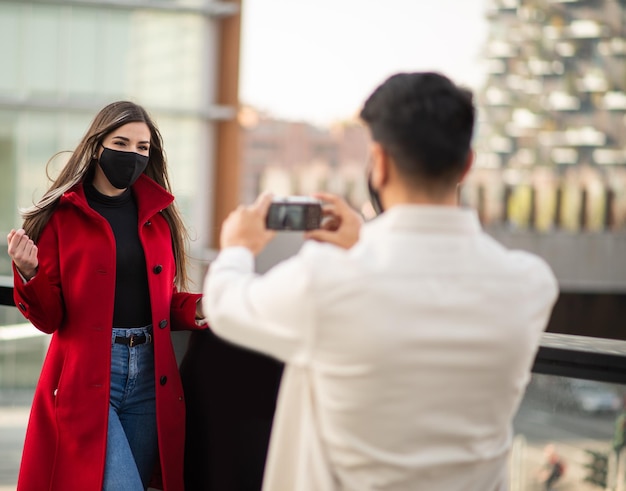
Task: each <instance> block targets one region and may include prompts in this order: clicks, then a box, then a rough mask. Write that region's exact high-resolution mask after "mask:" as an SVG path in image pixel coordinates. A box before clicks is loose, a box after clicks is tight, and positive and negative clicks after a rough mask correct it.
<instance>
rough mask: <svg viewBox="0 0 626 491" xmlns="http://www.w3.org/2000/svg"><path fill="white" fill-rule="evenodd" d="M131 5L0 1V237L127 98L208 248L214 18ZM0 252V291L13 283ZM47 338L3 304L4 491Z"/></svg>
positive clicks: (200, 10)
mask: <svg viewBox="0 0 626 491" xmlns="http://www.w3.org/2000/svg"><path fill="white" fill-rule="evenodd" d="M108 4H110V5H108ZM132 4H133V2H129V5H128V6H127V5H124V2H119V1H111V2H107V1H106V0H103V1H98V2H80V1H76V0H68V1H67V2H62V1H58V2H56V1H55V2H42V1H33V2H29V1H2V2H0V60H2V67H1V68H0V177H1V179H0V235H2V236H3V237H4V236H6V234H7V233H8V232H9V230H11V229H12V228H17V227H19V226H20V225H21V222H22V220H21V217H20V213H19V209H20V208H26V207H29V206H31V205H32V204H33V203H34V202H36V201H37V200H38V199H39V198H40V197H41V196H42V194H43V193H44V192H45V190H46V189H47V188H48V186H49V184H50V180H49V178H55V177H56V176H57V175H58V173H59V171H60V169H61V168H62V166H63V165H64V163H65V162H66V161H67V158H68V156H69V152H70V151H71V150H72V149H74V148H75V147H76V145H77V144H78V142H79V141H80V139H81V138H82V136H83V135H84V133H85V132H86V130H87V127H88V125H89V124H90V122H91V120H92V119H93V117H94V116H95V115H96V113H97V112H98V111H99V110H100V109H101V108H102V107H104V106H105V105H107V104H108V103H110V102H113V101H116V100H131V101H134V102H137V103H139V104H141V105H143V106H144V107H145V108H146V109H147V110H148V111H149V112H150V113H151V115H152V116H153V117H154V119H155V120H156V123H157V125H158V126H159V129H160V130H161V133H162V135H163V139H164V143H165V151H166V155H167V159H168V162H169V174H170V181H171V184H172V187H173V191H174V194H175V196H176V199H177V202H178V204H179V206H180V208H181V210H182V213H183V217H184V219H185V221H186V224H187V226H188V227H189V229H190V232H191V237H192V239H196V241H195V243H192V249H193V248H198V249H200V248H203V247H205V246H206V242H207V240H208V236H209V220H208V217H209V216H211V214H212V212H211V209H210V207H209V206H210V205H209V200H208V199H206V198H204V197H203V196H206V195H207V192H206V191H205V190H206V189H207V188H209V189H210V186H211V177H210V176H211V169H212V168H213V161H212V155H213V151H212V145H213V143H214V131H215V128H214V126H215V117H214V115H215V112H214V109H215V107H216V105H215V86H216V84H215V79H216V77H217V71H216V70H215V63H216V60H217V51H218V48H219V47H218V46H217V32H218V23H219V21H220V17H219V16H213V15H212V14H213V13H214V10H216V5H215V4H213V3H212V2H207V1H205V0H176V1H173V0H172V1H161V2H156V3H155V4H152V3H151V4H150V5H149V8H137V7H136V6H135V7H133V6H132ZM134 4H135V5H136V4H137V2H134ZM174 7H176V8H174ZM226 10H228V9H226ZM217 13H220V14H221V15H226V14H228V12H217ZM59 152H62V153H59ZM4 251H5V252H3V253H2V254H0V280H1V281H0V284H6V283H7V282H8V283H10V282H11V280H12V278H11V277H10V275H12V272H11V264H10V260H9V257H8V255H7V254H6V248H5V249H4ZM49 338H50V337H49V336H47V335H44V334H42V333H40V332H39V331H37V330H36V329H35V328H34V327H32V326H31V325H30V324H28V323H27V322H25V320H24V318H23V317H22V316H21V315H20V313H19V312H18V310H17V309H16V308H14V307H8V306H0V434H1V435H2V437H1V438H0V462H1V463H0V491H3V490H5V489H14V488H15V482H16V479H17V469H18V466H19V460H20V455H21V446H22V443H23V438H24V431H25V428H26V422H27V418H28V410H29V406H30V402H31V399H32V391H33V388H34V386H35V384H36V382H37V379H38V377H39V372H40V368H41V363H42V361H43V358H44V356H45V353H46V350H47V346H48V343H49Z"/></svg>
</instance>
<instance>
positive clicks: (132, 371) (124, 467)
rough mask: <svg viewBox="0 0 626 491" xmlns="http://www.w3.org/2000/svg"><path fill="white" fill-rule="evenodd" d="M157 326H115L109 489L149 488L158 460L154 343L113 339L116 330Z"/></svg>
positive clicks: (107, 467)
mask: <svg viewBox="0 0 626 491" xmlns="http://www.w3.org/2000/svg"><path fill="white" fill-rule="evenodd" d="M151 332H152V328H151V327H146V328H143V327H142V328H132V329H117V328H114V329H113V337H112V339H111V342H112V347H111V397H110V404H109V426H108V432H107V451H106V463H105V468H104V484H103V487H102V489H103V491H140V490H145V489H147V487H148V484H149V482H150V477H151V475H152V471H153V470H154V466H155V464H156V462H157V458H158V455H159V447H158V441H157V427H156V409H155V391H154V349H153V345H152V343H144V344H140V345H137V346H133V347H129V346H127V345H125V344H118V343H114V342H113V340H114V339H115V336H123V337H129V336H130V335H131V334H149V333H151Z"/></svg>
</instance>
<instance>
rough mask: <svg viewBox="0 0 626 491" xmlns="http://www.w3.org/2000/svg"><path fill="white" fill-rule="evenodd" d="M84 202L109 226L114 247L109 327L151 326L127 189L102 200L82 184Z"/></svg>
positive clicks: (142, 262) (143, 269)
mask: <svg viewBox="0 0 626 491" xmlns="http://www.w3.org/2000/svg"><path fill="white" fill-rule="evenodd" d="M85 196H86V197H87V202H88V203H89V206H91V207H92V208H93V209H94V210H95V211H97V212H98V213H100V215H102V216H103V217H104V218H106V220H107V221H108V222H109V225H111V229H112V230H113V235H114V236H115V244H116V255H115V257H116V272H115V305H114V308H113V327H126V328H130V327H143V326H147V325H149V324H151V322H152V316H151V313H150V294H149V290H148V274H147V271H146V258H145V256H144V252H143V247H142V246H141V242H140V241H139V232H138V227H137V222H138V217H137V204H136V203H135V198H134V196H133V194H132V191H131V190H130V188H128V189H126V190H125V191H124V192H123V193H122V194H120V195H119V196H105V195H104V194H101V193H100V192H99V191H98V190H97V189H96V188H94V187H93V185H92V184H85Z"/></svg>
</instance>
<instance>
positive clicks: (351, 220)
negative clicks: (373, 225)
mask: <svg viewBox="0 0 626 491" xmlns="http://www.w3.org/2000/svg"><path fill="white" fill-rule="evenodd" d="M314 196H315V197H316V198H318V199H321V200H322V201H325V202H326V204H324V208H323V213H324V221H323V222H322V228H319V229H317V230H311V231H310V232H307V233H306V234H305V238H307V239H313V240H317V241H319V242H328V243H329V244H334V245H336V246H339V247H343V248H344V249H350V248H351V247H352V246H353V245H354V244H356V242H357V241H358V240H359V233H360V231H361V225H362V224H363V218H362V217H361V215H359V214H358V213H357V212H356V211H354V210H353V209H352V208H351V207H350V205H349V204H348V203H346V202H345V201H344V200H343V199H341V198H340V197H339V196H335V195H334V194H328V193H316V194H315V195H314Z"/></svg>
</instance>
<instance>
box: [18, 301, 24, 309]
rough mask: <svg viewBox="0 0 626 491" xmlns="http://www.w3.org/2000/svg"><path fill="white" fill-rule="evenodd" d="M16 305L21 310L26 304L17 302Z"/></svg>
mask: <svg viewBox="0 0 626 491" xmlns="http://www.w3.org/2000/svg"><path fill="white" fill-rule="evenodd" d="M17 306H18V307H19V308H20V309H22V310H26V305H24V304H23V303H22V302H20V303H18V304H17Z"/></svg>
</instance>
